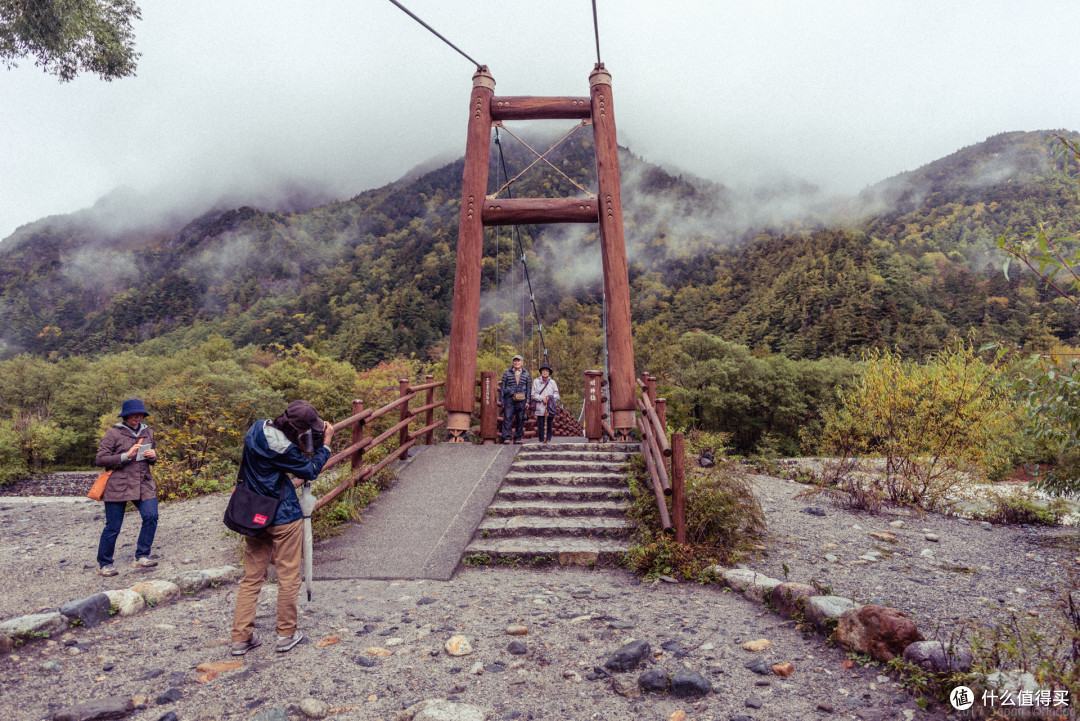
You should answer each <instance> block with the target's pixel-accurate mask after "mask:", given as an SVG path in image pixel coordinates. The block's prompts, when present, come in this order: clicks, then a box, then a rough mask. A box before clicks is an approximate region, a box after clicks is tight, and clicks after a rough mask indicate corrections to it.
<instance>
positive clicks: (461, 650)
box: [443, 634, 473, 656]
mask: <svg viewBox="0 0 1080 721" xmlns="http://www.w3.org/2000/svg"><path fill="white" fill-rule="evenodd" d="M443 648H444V649H445V650H446V652H447V653H448V654H450V655H451V656H468V655H469V654H470V653H472V652H473V647H472V644H471V643H469V639H467V638H465V637H464V636H462V635H460V634H458V635H455V636H451V637H450V638H449V639H447V641H446V645H445V646H443Z"/></svg>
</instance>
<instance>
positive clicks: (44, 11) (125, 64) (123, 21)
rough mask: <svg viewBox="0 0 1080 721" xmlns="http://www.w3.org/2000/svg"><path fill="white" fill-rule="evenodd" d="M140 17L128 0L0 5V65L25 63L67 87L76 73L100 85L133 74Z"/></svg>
mask: <svg viewBox="0 0 1080 721" xmlns="http://www.w3.org/2000/svg"><path fill="white" fill-rule="evenodd" d="M141 17H142V12H141V11H140V10H139V6H138V5H136V4H135V2H134V1H133V0H0V60H3V61H4V63H5V64H6V65H7V66H8V68H14V67H16V66H17V65H18V60H20V59H21V58H26V57H30V58H33V59H34V64H35V65H37V66H39V67H41V68H43V69H44V70H45V72H47V73H50V74H52V75H55V76H57V77H58V78H60V82H68V81H69V80H72V79H74V78H75V76H76V75H78V74H79V73H81V72H92V73H96V74H97V75H98V76H99V77H100V78H101V79H102V80H115V79H116V78H122V77H125V76H128V75H134V74H135V64H136V60H137V59H138V58H139V55H140V53H137V52H135V33H134V31H133V30H132V27H131V23H132V21H133V20H138V19H140V18H141Z"/></svg>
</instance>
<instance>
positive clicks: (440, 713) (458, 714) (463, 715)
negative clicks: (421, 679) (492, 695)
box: [398, 698, 487, 721]
mask: <svg viewBox="0 0 1080 721" xmlns="http://www.w3.org/2000/svg"><path fill="white" fill-rule="evenodd" d="M485 718H487V713H486V712H485V711H484V709H482V708H480V707H479V706H473V705H472V704H467V703H454V702H453V701H447V700H446V699H441V698H440V699H431V698H429V699H425V700H423V701H420V702H418V703H414V704H413V705H412V706H410V707H409V708H407V709H405V710H404V711H402V712H401V713H399V714H398V721H484V719H485Z"/></svg>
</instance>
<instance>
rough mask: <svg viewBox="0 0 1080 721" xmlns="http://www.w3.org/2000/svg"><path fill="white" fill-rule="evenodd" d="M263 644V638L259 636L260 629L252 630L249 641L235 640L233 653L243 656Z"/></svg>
mask: <svg viewBox="0 0 1080 721" xmlns="http://www.w3.org/2000/svg"><path fill="white" fill-rule="evenodd" d="M261 645H262V639H261V638H259V632H258V631H252V632H251V638H249V639H248V640H247V641H233V645H232V655H233V656H243V655H244V654H245V653H247V652H248V651H250V650H251V649H253V648H258V647H259V646H261Z"/></svg>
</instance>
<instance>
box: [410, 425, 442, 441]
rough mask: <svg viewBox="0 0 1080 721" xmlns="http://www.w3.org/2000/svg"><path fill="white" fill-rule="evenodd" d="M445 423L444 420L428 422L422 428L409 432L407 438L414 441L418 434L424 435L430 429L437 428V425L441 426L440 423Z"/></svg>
mask: <svg viewBox="0 0 1080 721" xmlns="http://www.w3.org/2000/svg"><path fill="white" fill-rule="evenodd" d="M445 423H446V421H445V420H441V421H435V422H434V423H429V424H428V425H426V426H424V427H423V428H421V429H420V430H418V431H416V432H415V433H410V434H409V440H410V441H414V440H416V439H417V438H419V437H420V436H422V435H425V434H427V433H430V432H431V431H433V430H435V429H436V428H438V427H439V426H441V425H443V424H445Z"/></svg>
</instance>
